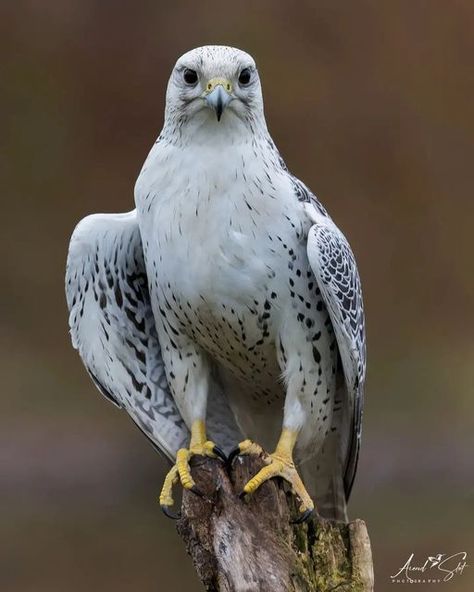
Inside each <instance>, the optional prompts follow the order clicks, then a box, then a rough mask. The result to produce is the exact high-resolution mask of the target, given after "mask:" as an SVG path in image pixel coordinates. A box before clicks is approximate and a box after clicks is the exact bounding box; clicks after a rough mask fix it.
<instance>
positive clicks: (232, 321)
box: [142, 173, 306, 366]
mask: <svg viewBox="0 0 474 592" xmlns="http://www.w3.org/2000/svg"><path fill="white" fill-rule="evenodd" d="M235 176H236V175H235V173H234V178H231V177H230V178H229V177H228V178H227V179H226V178H223V177H222V176H220V175H217V176H216V177H215V178H213V179H211V180H209V179H208V180H207V182H205V183H201V184H200V185H191V186H189V185H187V186H185V187H175V188H174V190H173V195H170V196H169V198H168V199H166V198H165V199H163V198H162V199H159V200H158V199H157V200H156V201H155V203H154V206H153V208H152V210H151V211H150V216H149V217H148V219H147V222H146V224H145V228H144V230H143V231H142V235H143V238H144V243H145V244H144V247H145V252H146V259H147V267H148V274H149V277H150V279H151V280H152V281H153V279H154V283H155V286H154V288H153V290H152V294H153V293H154V294H155V298H156V300H157V301H160V300H162V301H163V303H164V304H165V305H170V306H171V307H172V308H173V310H174V314H175V316H176V319H177V323H178V325H179V326H180V327H181V328H182V330H184V331H186V332H188V334H192V337H193V339H195V340H196V341H197V342H199V343H200V344H201V345H202V346H204V347H205V348H206V349H208V350H213V351H212V353H214V354H216V355H217V356H218V357H224V358H225V359H228V360H236V359H238V358H239V356H240V357H242V360H243V361H245V362H246V363H247V366H248V360H246V358H248V357H250V358H253V359H254V360H264V359H265V358H267V357H268V358H270V357H271V358H272V359H273V358H274V355H273V347H274V339H275V334H276V332H277V329H278V326H279V316H280V312H281V305H282V301H283V299H284V298H285V297H287V295H288V293H289V290H288V284H287V282H286V281H285V278H286V277H287V276H288V265H289V263H290V262H291V261H294V259H295V258H296V257H297V256H301V257H306V255H305V248H304V243H303V240H302V237H303V235H304V228H303V223H302V219H301V216H300V212H299V210H298V208H297V207H295V204H294V203H292V202H290V201H289V200H288V201H286V199H285V198H284V197H283V198H282V196H276V197H271V195H272V190H271V188H269V187H267V186H265V181H264V180H261V179H258V178H257V179H255V178H254V179H253V181H254V183H253V190H252V188H251V187H250V183H249V182H247V183H242V182H238V180H237V181H236V179H235ZM237 176H238V175H237ZM274 191H275V188H274V187H273V192H274ZM162 197H163V196H162ZM278 197H279V198H280V199H278ZM289 197H291V194H289ZM296 205H298V204H296ZM214 350H215V351H214ZM270 350H272V351H271V352H270ZM255 363H257V362H255ZM262 364H263V362H262Z"/></svg>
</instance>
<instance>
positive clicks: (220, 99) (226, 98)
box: [204, 78, 233, 121]
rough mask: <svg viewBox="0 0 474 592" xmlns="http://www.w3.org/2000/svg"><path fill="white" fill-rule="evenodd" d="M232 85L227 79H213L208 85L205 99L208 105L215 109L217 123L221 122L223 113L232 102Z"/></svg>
mask: <svg viewBox="0 0 474 592" xmlns="http://www.w3.org/2000/svg"><path fill="white" fill-rule="evenodd" d="M231 93H232V84H231V83H230V82H229V81H228V80H226V79H225V78H213V79H212V80H209V82H208V83H207V85H206V92H205V95H204V99H205V101H206V103H207V105H208V106H209V107H210V108H211V109H214V111H215V112H216V116H217V121H220V120H221V117H222V113H223V112H224V109H225V108H226V107H227V105H228V104H229V103H230V102H231V101H232V99H233V97H232V94H231Z"/></svg>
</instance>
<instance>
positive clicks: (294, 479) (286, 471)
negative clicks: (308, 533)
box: [229, 427, 314, 522]
mask: <svg viewBox="0 0 474 592" xmlns="http://www.w3.org/2000/svg"><path fill="white" fill-rule="evenodd" d="M297 437H298V430H293V429H289V428H285V427H284V428H283V429H282V432H281V435H280V439H279V441H278V444H277V446H276V448H275V451H274V452H272V454H266V453H264V452H263V449H262V448H261V446H259V445H258V444H255V443H254V442H252V441H251V440H244V441H243V442H241V443H240V444H239V446H238V448H237V449H236V450H235V452H233V453H232V454H231V456H230V457H229V458H230V460H231V459H232V458H234V457H235V456H237V455H238V454H241V455H242V454H243V455H245V454H262V453H263V460H264V462H265V464H266V466H265V467H263V468H262V469H261V470H260V471H259V472H258V473H257V474H256V475H255V477H253V478H252V479H250V481H249V482H248V483H247V484H246V485H245V487H244V489H243V491H242V494H241V495H242V496H243V495H245V494H251V493H253V492H254V491H256V490H257V489H258V488H259V487H260V485H261V484H262V483H264V482H265V481H268V479H272V478H273V477H282V478H283V479H285V481H288V483H290V484H291V487H292V490H293V492H294V493H295V494H296V495H297V496H298V498H299V500H300V506H299V512H300V516H299V518H298V519H297V520H296V522H302V521H304V520H306V519H307V518H308V517H309V516H310V514H311V513H312V512H313V510H314V503H313V500H312V499H311V497H310V495H309V494H308V492H307V491H306V487H305V486H304V484H303V481H302V480H301V477H300V476H299V474H298V471H297V470H296V467H295V464H294V461H293V449H294V447H295V444H296V439H297Z"/></svg>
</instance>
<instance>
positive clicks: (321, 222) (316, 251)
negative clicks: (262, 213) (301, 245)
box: [307, 204, 366, 499]
mask: <svg viewBox="0 0 474 592" xmlns="http://www.w3.org/2000/svg"><path fill="white" fill-rule="evenodd" d="M307 211H308V213H309V215H310V217H311V218H312V220H313V222H314V225H313V226H312V227H311V229H310V231H309V233H308V244H307V252H308V258H309V261H310V264H311V267H312V269H313V273H314V274H315V277H316V280H317V282H318V286H319V288H320V290H321V295H322V297H323V299H324V302H325V304H326V307H327V309H328V311H329V315H330V318H331V322H332V325H333V328H334V333H335V336H336V340H337V344H338V348H339V353H340V357H341V361H342V367H343V372H344V379H345V386H346V389H347V395H348V403H349V406H350V409H348V411H349V421H348V427H347V429H348V432H349V433H347V434H343V436H344V438H345V439H346V437H347V453H346V458H345V461H346V462H345V468H344V476H343V477H344V489H345V495H346V499H348V498H349V494H350V491H351V488H352V483H353V481H354V477H355V473H356V469H357V460H358V456H359V447H360V436H361V428H362V408H363V392H364V390H363V389H364V380H365V367H366V350H365V322H364V307H363V302H362V290H361V285H360V278H359V272H358V270H357V264H356V262H355V259H354V255H353V253H352V250H351V248H350V246H349V243H348V242H347V240H346V238H345V237H344V235H343V234H342V232H341V231H340V230H339V229H338V228H337V226H336V225H335V224H334V222H332V220H331V219H330V218H329V217H328V216H327V215H326V214H325V213H321V212H319V211H318V210H317V209H316V208H314V207H313V206H312V205H309V204H308V206H307Z"/></svg>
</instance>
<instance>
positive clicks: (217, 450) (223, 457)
mask: <svg viewBox="0 0 474 592" xmlns="http://www.w3.org/2000/svg"><path fill="white" fill-rule="evenodd" d="M212 452H213V453H214V454H215V455H216V456H218V457H219V458H220V459H221V460H222V461H223V462H224V463H226V464H227V463H228V460H229V459H228V458H227V456H226V454H225V452H224V451H223V450H222V448H219V446H214V448H213V449H212Z"/></svg>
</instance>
